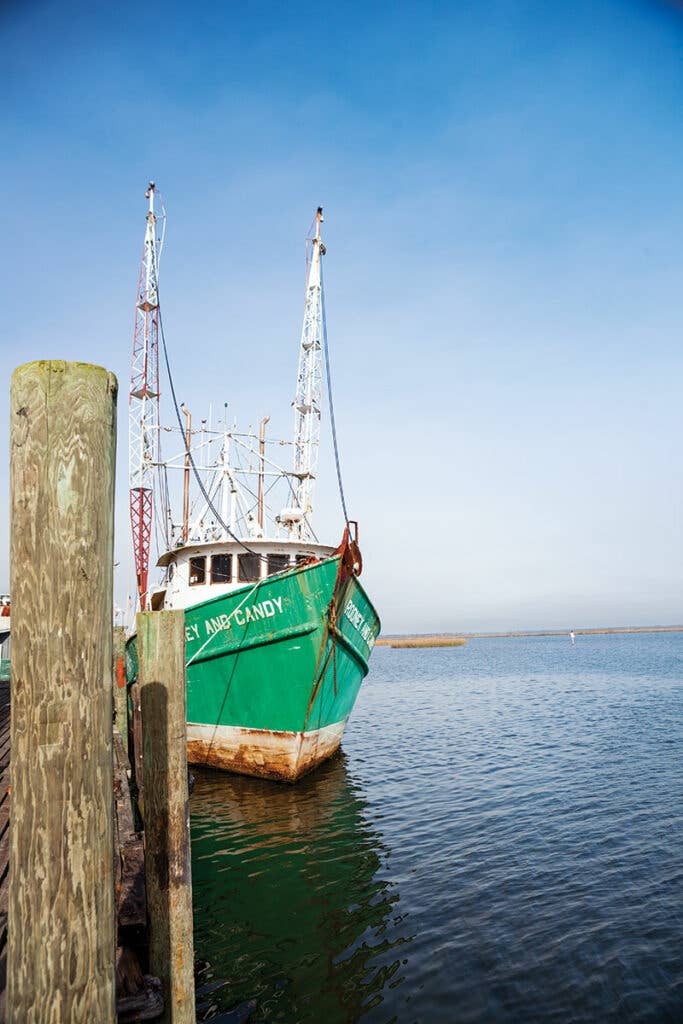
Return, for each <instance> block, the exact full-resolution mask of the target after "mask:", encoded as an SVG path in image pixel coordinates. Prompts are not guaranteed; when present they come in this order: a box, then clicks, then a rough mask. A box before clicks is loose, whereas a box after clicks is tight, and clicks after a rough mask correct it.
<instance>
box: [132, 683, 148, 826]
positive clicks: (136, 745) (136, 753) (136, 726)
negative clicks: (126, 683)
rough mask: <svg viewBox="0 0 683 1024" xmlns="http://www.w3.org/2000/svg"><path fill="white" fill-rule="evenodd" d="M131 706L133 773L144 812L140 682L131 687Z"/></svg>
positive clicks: (140, 805) (139, 802) (141, 808)
mask: <svg viewBox="0 0 683 1024" xmlns="http://www.w3.org/2000/svg"><path fill="white" fill-rule="evenodd" d="M130 706H131V711H132V715H133V728H132V734H133V756H132V758H131V763H132V765H133V774H134V776H135V785H136V787H137V801H138V807H139V808H140V810H141V811H143V813H144V806H145V765H144V761H143V754H142V705H141V703H140V683H133V685H132V686H131V688H130Z"/></svg>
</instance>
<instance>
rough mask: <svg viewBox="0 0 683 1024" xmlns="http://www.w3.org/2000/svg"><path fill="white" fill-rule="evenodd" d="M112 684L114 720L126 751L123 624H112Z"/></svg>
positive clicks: (124, 641) (126, 716) (126, 727)
mask: <svg viewBox="0 0 683 1024" xmlns="http://www.w3.org/2000/svg"><path fill="white" fill-rule="evenodd" d="M112 686H113V691H114V712H115V717H114V721H115V722H116V728H117V729H118V731H119V732H120V733H121V739H122V740H123V749H124V751H125V752H126V754H127V753H128V688H127V686H126V630H125V628H124V627H123V626H114V671H113V679H112Z"/></svg>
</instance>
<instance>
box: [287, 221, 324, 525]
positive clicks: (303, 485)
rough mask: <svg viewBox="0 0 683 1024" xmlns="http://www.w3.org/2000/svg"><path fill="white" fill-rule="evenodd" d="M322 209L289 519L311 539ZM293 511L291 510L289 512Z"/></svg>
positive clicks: (302, 356)
mask: <svg viewBox="0 0 683 1024" xmlns="http://www.w3.org/2000/svg"><path fill="white" fill-rule="evenodd" d="M322 220H323V210H322V206H319V207H318V209H317V212H316V215H315V236H314V237H313V239H312V252H311V263H310V267H309V271H308V280H307V282H306V306H305V309H304V322H303V327H302V330H301V343H300V346H299V371H298V374H297V382H296V395H295V398H294V470H293V474H292V475H293V477H294V481H295V483H294V496H295V501H294V504H295V510H291V511H296V512H298V515H293V516H291V515H290V516H288V517H287V525H288V526H289V528H290V531H291V532H292V534H293V536H296V537H297V538H299V539H302V540H303V539H307V538H308V536H309V534H310V533H311V526H310V523H311V516H312V513H313V504H312V503H313V490H314V486H315V478H316V474H317V471H318V452H319V448H320V406H321V400H322V382H323V368H322V326H323V325H322V276H321V266H320V261H321V259H322V257H323V256H324V255H325V246H324V245H323V242H322V240H321V238H320V225H321V224H322ZM288 511H289V510H288Z"/></svg>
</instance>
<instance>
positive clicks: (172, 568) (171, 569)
mask: <svg viewBox="0 0 683 1024" xmlns="http://www.w3.org/2000/svg"><path fill="white" fill-rule="evenodd" d="M174 576H175V562H171V563H170V564H169V567H168V582H169V583H170V582H171V580H172V579H173V577H174Z"/></svg>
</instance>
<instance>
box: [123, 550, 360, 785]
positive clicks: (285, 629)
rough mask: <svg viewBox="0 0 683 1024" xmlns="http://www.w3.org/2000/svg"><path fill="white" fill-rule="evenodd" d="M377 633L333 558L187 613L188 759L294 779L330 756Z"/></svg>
mask: <svg viewBox="0 0 683 1024" xmlns="http://www.w3.org/2000/svg"><path fill="white" fill-rule="evenodd" d="M379 628H380V623H379V618H378V616H377V612H376V611H375V609H374V607H373V606H372V604H371V602H370V600H369V598H368V596H367V594H366V593H365V591H364V589H363V587H362V586H361V584H360V583H359V582H358V579H357V578H356V577H355V576H353V575H348V576H346V577H345V576H344V573H343V567H342V563H341V562H340V557H339V556H338V555H335V556H333V557H330V558H326V559H323V560H321V561H318V562H315V563H313V564H311V565H306V566H301V567H299V568H297V569H292V570H290V571H289V572H286V573H282V574H280V575H277V576H272V577H270V578H267V579H264V580H261V581H259V582H258V583H257V584H246V585H245V586H244V587H241V588H240V589H238V590H233V591H232V592H230V593H227V594H223V595H221V596H220V597H216V598H212V599H211V600H208V601H203V602H201V603H199V604H196V605H192V606H190V607H187V608H186V609H185V644H186V647H185V649H186V659H187V671H186V678H187V719H188V724H187V734H188V744H187V755H188V762H189V763H190V764H206V765H211V766H213V767H215V768H221V769H224V770H227V771H232V772H238V773H240V774H245V775H256V776H260V777H263V778H270V779H278V780H283V781H289V782H294V781H296V779H298V778H300V777H301V776H302V775H304V774H306V773H307V772H309V771H311V770H312V769H313V768H315V767H316V765H318V764H320V763H321V762H322V761H324V760H326V759H327V758H329V757H331V756H332V754H334V752H335V751H336V750H337V749H338V747H339V745H340V743H341V740H342V736H343V733H344V728H345V725H346V722H347V720H348V718H349V715H350V714H351V711H352V710H353V706H354V704H355V701H356V697H357V695H358V691H359V689H360V686H361V683H362V681H363V679H364V678H365V676H366V675H367V672H368V659H369V657H370V653H371V651H372V648H373V646H374V643H375V639H376V637H377V634H378V633H379ZM136 676H137V649H136V638H135V637H132V638H131V640H130V641H129V644H128V677H129V679H133V678H135V677H136Z"/></svg>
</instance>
